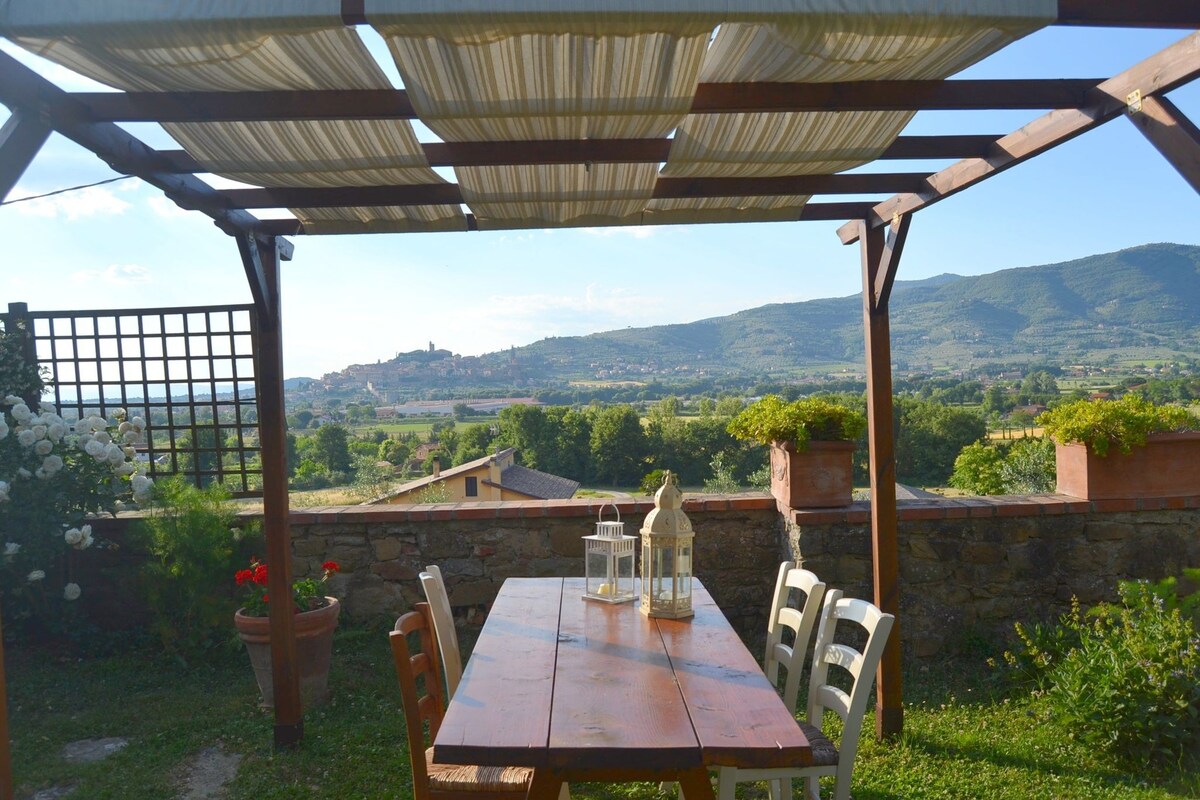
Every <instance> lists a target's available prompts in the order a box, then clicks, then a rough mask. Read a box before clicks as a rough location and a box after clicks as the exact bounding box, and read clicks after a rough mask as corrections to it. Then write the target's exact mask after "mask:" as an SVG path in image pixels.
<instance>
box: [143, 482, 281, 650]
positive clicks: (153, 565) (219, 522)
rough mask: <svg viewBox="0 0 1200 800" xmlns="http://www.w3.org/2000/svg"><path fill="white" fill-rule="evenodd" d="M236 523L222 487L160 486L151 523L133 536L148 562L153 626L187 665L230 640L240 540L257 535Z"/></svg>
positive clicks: (148, 602)
mask: <svg viewBox="0 0 1200 800" xmlns="http://www.w3.org/2000/svg"><path fill="white" fill-rule="evenodd" d="M235 522H236V514H235V510H234V508H233V506H232V504H230V503H229V493H228V492H227V491H226V490H225V488H224V487H223V486H221V484H219V483H214V484H211V485H209V486H208V487H206V488H204V489H197V488H196V487H195V486H192V485H191V484H188V483H186V482H184V481H183V480H181V479H179V478H172V479H169V480H164V481H160V482H159V484H158V485H157V486H156V488H155V505H154V507H153V509H152V511H151V513H150V515H149V516H148V517H147V518H146V519H144V520H142V521H141V522H140V523H138V524H137V525H136V526H135V528H134V530H133V536H134V539H135V541H137V542H138V544H139V545H140V546H141V547H143V548H145V550H146V551H147V552H148V554H149V555H150V558H149V559H148V560H147V562H146V564H145V565H144V566H143V568H142V574H141V577H142V588H143V593H144V596H145V600H146V607H147V609H148V610H149V611H150V615H151V626H152V628H153V630H154V632H155V633H156V634H157V635H158V637H159V639H160V640H161V641H162V645H163V648H164V649H165V650H166V651H167V652H168V653H170V654H172V655H174V656H176V657H177V658H179V659H180V660H183V661H185V662H186V659H187V658H189V657H192V656H195V655H198V654H200V653H203V652H204V651H206V650H209V649H210V648H212V647H214V646H216V645H218V644H221V643H223V642H226V641H229V640H230V635H231V633H232V630H233V628H232V620H233V612H234V611H236V610H237V607H238V600H237V597H236V595H235V593H234V591H233V590H232V589H231V588H230V587H229V575H230V574H231V573H233V572H234V571H235V569H236V568H237V565H238V564H240V563H242V562H243V561H244V560H245V558H244V556H243V554H242V552H241V549H242V542H243V540H244V539H246V538H247V537H248V535H249V534H254V533H256V532H257V530H256V528H252V529H247V530H241V529H238V528H235V527H234V523H235Z"/></svg>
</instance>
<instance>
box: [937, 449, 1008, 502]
mask: <svg viewBox="0 0 1200 800" xmlns="http://www.w3.org/2000/svg"><path fill="white" fill-rule="evenodd" d="M1003 463H1004V456H1003V455H1002V454H1001V453H1000V451H999V450H998V449H997V448H996V447H993V446H992V445H990V444H984V443H983V442H974V443H972V444H969V445H967V446H966V447H964V448H963V449H962V452H960V453H959V454H958V458H956V459H954V473H953V474H952V475H951V476H950V485H951V486H953V487H954V488H955V489H961V490H962V491H964V492H970V493H971V494H1001V493H1003V491H1004V476H1003V475H1001V474H1000V468H1001V465H1002V464H1003Z"/></svg>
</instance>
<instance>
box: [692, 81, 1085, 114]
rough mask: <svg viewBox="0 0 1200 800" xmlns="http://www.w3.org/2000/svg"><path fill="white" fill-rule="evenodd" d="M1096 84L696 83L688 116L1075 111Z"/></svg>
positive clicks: (1074, 82)
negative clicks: (827, 112) (755, 113)
mask: <svg viewBox="0 0 1200 800" xmlns="http://www.w3.org/2000/svg"><path fill="white" fill-rule="evenodd" d="M1097 83H1099V80H1098V79H1090V78H1085V79H1079V78H1072V79H1058V78H1048V79H1044V78H1029V79H1016V80H1009V79H1000V80H950V81H943V80H928V81H853V82H844V83H702V84H700V85H699V86H697V87H696V99H695V101H694V102H693V103H692V113H693V114H726V113H735V112H747V111H923V110H930V111H932V110H938V111H977V110H987V109H1041V108H1076V107H1078V106H1080V105H1083V104H1085V103H1086V98H1087V93H1088V91H1089V90H1090V89H1092V88H1093V87H1095V85H1096V84H1097Z"/></svg>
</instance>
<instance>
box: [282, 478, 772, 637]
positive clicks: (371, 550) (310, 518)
mask: <svg viewBox="0 0 1200 800" xmlns="http://www.w3.org/2000/svg"><path fill="white" fill-rule="evenodd" d="M601 505H602V503H601V501H599V500H590V499H580V500H557V501H541V500H539V501H527V502H516V503H514V502H506V503H500V502H473V503H465V502H464V503H453V504H445V505H437V506H421V505H416V506H405V507H385V506H374V507H369V508H364V507H361V506H343V507H334V508H317V509H305V510H303V511H294V512H293V513H292V515H291V522H292V537H293V552H294V553H295V556H296V561H295V570H296V573H297V574H298V575H305V574H316V573H319V571H320V563H321V562H322V561H324V560H326V559H332V560H334V561H337V562H338V563H339V564H340V565H341V566H342V569H343V572H342V574H340V575H338V576H336V578H335V579H334V581H333V583H334V586H333V588H334V593H335V594H338V595H339V596H340V597H342V598H344V600H345V611H346V613H347V614H348V615H349V616H351V617H353V618H357V619H365V618H370V617H372V616H377V615H386V616H390V617H394V616H396V615H398V614H400V613H402V612H403V611H405V610H407V609H408V608H410V607H411V606H412V604H413V603H415V602H418V601H420V600H422V599H423V595H422V593H421V586H420V582H419V581H418V580H417V575H418V574H419V573H420V571H421V569H422V568H423V567H424V566H425V565H426V564H437V565H439V566H440V567H441V569H442V574H443V576H444V577H445V580H446V586H447V591H448V593H449V595H450V603H451V605H452V606H453V607H454V608H455V611H456V613H457V614H459V615H460V616H463V617H467V618H468V619H467V621H468V622H471V621H475V617H476V616H477V613H478V611H479V610H480V609H481V608H484V607H486V606H487V604H489V603H491V601H492V600H493V599H495V597H496V594H497V592H499V590H500V584H501V583H503V582H504V579H505V578H508V577H511V576H579V575H583V541H582V538H581V537H583V536H586V535H590V534H592V533H594V532H595V525H594V523H595V522H596V520H597V515H598V514H599V512H600V508H601ZM617 507H618V509H619V510H620V514H621V520H622V521H624V522H625V533H626V534H629V535H637V533H638V531H639V529H640V528H641V526H642V522H643V521H644V519H645V517H646V514H648V513H649V512H650V511H651V510H652V509H653V508H654V505H653V502H652V501H650V500H649V499H638V500H622V501H618V502H617ZM683 508H684V512H685V513H686V514H687V515H688V517H689V519H690V520H691V522H692V527H693V528H694V529H695V531H696V538H695V555H694V562H695V572H696V575H697V577H699V578H700V579H701V580H702V581H703V582H704V585H705V586H706V587H708V589H709V591H711V592H712V594H713V597H714V598H715V599H716V600H717V602H718V604H720V606H721V609H722V610H723V611H724V612H725V614H726V616H728V617H729V619H730V621H731V622H732V623H733V624H734V625H735V626H736V627H737V628H738V629H739V630H741V631H744V632H746V634H747V635H752V634H753V632H755V631H761V630H763V629H764V628H765V625H766V609H765V603H766V598H768V597H769V596H770V592H771V589H772V587H773V585H774V572H775V568H776V566H777V565H778V563H779V561H780V559H781V556H782V554H783V544H782V539H781V536H780V530H781V527H780V517H779V512H778V511H777V509H776V507H775V501H774V500H773V499H772V498H770V497H767V496H765V495H753V496H733V497H716V496H713V497H689V498H688V499H687V500H686V501H685V502H684V506H683ZM614 518H615V517H614V514H613V511H612V508H611V507H609V508H607V509H606V510H605V519H608V520H612V519H614ZM760 635H761V634H760Z"/></svg>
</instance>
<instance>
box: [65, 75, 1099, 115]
mask: <svg viewBox="0 0 1200 800" xmlns="http://www.w3.org/2000/svg"><path fill="white" fill-rule="evenodd" d="M1098 82H1099V79H1088V78H1023V79H1012V80H1009V79H999V80H952V81H943V80H923V81H922V80H909V81H850V82H841V83H702V84H699V85H698V86H697V87H696V97H695V100H694V102H693V103H692V108H691V113H693V114H729V113H740V112H747V111H919V110H979V109H1014V108H1016V109H1041V108H1074V107H1076V106H1079V105H1082V104H1083V103H1084V102H1085V97H1086V94H1087V91H1088V90H1089V89H1091V88H1092V87H1094V86H1095V85H1096V84H1097V83H1098ZM71 96H72V97H74V98H75V99H76V100H77V101H78V102H79V103H81V104H83V105H84V106H85V107H86V108H87V109H88V110H89V111H90V114H91V117H92V118H93V119H95V120H97V121H102V122H236V121H247V120H314V119H416V118H417V112H416V109H414V108H413V105H412V102H411V100H410V99H409V97H408V93H407V92H405V91H404V90H402V89H355V90H314V91H271V92H76V93H74V94H72V95H71Z"/></svg>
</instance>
